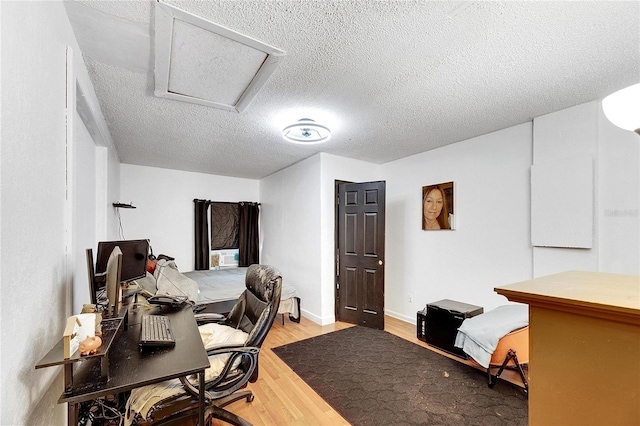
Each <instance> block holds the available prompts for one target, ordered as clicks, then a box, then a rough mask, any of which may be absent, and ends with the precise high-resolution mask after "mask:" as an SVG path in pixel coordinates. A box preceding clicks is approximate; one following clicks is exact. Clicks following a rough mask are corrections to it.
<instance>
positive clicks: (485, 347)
mask: <svg viewBox="0 0 640 426" xmlns="http://www.w3.org/2000/svg"><path fill="white" fill-rule="evenodd" d="M527 325H529V305H523V304H512V305H504V306H499V307H497V308H495V309H494V310H492V311H489V312H486V313H484V314H480V315H477V316H475V317H471V318H467V319H466V320H464V321H463V322H462V325H461V326H460V328H458V334H457V335H456V341H455V346H456V347H458V348H462V350H463V351H464V352H465V353H467V354H468V355H469V356H471V357H472V358H473V359H475V360H476V361H477V362H478V364H480V365H481V366H483V367H484V368H488V367H489V362H490V361H491V355H493V352H494V351H495V350H496V347H497V346H498V342H499V341H500V339H501V338H503V337H504V336H506V335H507V334H509V333H511V332H512V331H514V330H518V329H519V328H522V327H526V326H527Z"/></svg>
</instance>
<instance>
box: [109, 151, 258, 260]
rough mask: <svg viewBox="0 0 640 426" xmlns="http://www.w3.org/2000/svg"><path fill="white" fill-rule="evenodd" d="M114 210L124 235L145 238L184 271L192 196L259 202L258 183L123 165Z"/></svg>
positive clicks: (190, 245)
mask: <svg viewBox="0 0 640 426" xmlns="http://www.w3.org/2000/svg"><path fill="white" fill-rule="evenodd" d="M120 177H121V188H120V197H121V199H120V201H121V202H123V203H133V205H134V206H136V208H135V209H118V210H119V211H120V217H121V220H122V230H123V235H121V236H120V238H122V239H127V240H135V239H143V238H146V239H149V240H150V243H151V247H152V248H153V253H154V254H155V255H156V256H157V255H159V254H166V255H168V256H171V257H175V259H176V264H177V265H178V268H179V269H180V271H182V272H187V271H192V270H193V269H194V259H195V257H194V256H195V255H194V244H195V243H194V205H193V200H194V199H196V198H198V199H205V200H212V201H230V202H237V201H260V195H259V183H258V181H257V180H254V179H239V178H231V177H226V176H216V175H209V174H203V173H193V172H182V171H177V170H167V169H160V168H155V167H144V166H136V165H131V164H122V165H121V168H120Z"/></svg>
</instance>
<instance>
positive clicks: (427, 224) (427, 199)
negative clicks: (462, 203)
mask: <svg viewBox="0 0 640 426" xmlns="http://www.w3.org/2000/svg"><path fill="white" fill-rule="evenodd" d="M454 208H455V206H454V193H453V182H443V183H437V184H434V185H426V186H423V187H422V229H423V230H425V231H439V230H453V229H455V221H454V217H455V216H454V212H455V210H454Z"/></svg>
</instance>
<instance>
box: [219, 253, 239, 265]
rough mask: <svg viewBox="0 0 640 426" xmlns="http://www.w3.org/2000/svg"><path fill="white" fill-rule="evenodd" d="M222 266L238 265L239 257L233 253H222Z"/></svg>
mask: <svg viewBox="0 0 640 426" xmlns="http://www.w3.org/2000/svg"><path fill="white" fill-rule="evenodd" d="M220 266H238V259H236V256H235V255H233V254H221V255H220Z"/></svg>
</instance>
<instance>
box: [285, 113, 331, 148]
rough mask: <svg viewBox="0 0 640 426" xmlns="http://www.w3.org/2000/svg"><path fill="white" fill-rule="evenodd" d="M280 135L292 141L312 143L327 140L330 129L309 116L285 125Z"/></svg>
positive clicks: (329, 136) (329, 135)
mask: <svg viewBox="0 0 640 426" xmlns="http://www.w3.org/2000/svg"><path fill="white" fill-rule="evenodd" d="M282 137H283V138H284V139H285V140H287V141H289V142H293V143H302V144H314V143H321V142H326V141H328V140H329V139H330V138H331V130H329V128H328V127H326V126H323V125H321V124H318V123H316V122H315V121H313V120H312V119H310V118H301V119H300V120H298V122H297V123H295V124H291V125H289V126H287V127H285V128H284V129H283V130H282Z"/></svg>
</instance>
